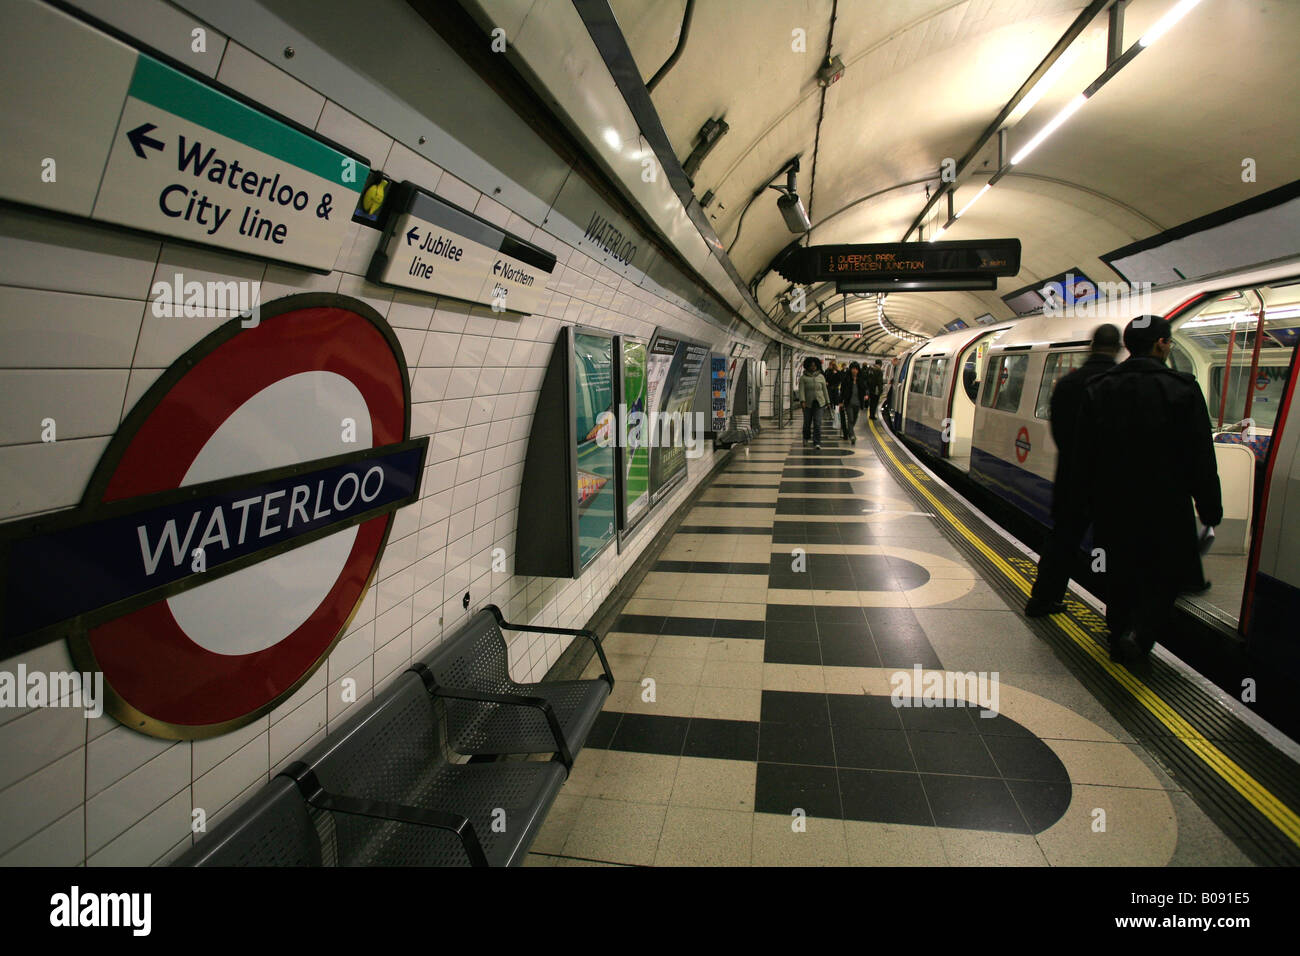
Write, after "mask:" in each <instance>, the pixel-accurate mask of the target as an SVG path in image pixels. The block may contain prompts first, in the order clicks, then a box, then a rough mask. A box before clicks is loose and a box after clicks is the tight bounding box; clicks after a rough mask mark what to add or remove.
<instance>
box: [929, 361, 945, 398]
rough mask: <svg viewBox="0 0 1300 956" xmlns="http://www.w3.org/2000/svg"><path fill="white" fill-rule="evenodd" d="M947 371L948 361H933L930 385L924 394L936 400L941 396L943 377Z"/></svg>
mask: <svg viewBox="0 0 1300 956" xmlns="http://www.w3.org/2000/svg"><path fill="white" fill-rule="evenodd" d="M947 369H948V360H947V359H946V358H937V359H935V360H934V365H933V366H931V368H930V383H929V386H928V387H927V388H926V392H925V394H927V395H929V396H930V397H931V398H938V397H940V396H941V395H942V394H943V376H944V373H945V372H946V371H947Z"/></svg>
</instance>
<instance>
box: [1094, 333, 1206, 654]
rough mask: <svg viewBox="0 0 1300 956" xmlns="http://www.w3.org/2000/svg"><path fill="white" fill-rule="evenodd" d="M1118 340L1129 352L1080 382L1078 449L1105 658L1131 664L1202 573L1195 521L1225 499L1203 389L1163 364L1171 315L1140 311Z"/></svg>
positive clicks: (1169, 338)
mask: <svg viewBox="0 0 1300 956" xmlns="http://www.w3.org/2000/svg"><path fill="white" fill-rule="evenodd" d="M1124 345H1125V346H1126V347H1127V348H1128V350H1129V358H1128V359H1127V360H1126V361H1125V362H1123V363H1121V364H1120V365H1117V366H1115V368H1113V369H1111V370H1110V371H1109V372H1105V373H1103V374H1101V375H1098V376H1097V377H1096V378H1095V379H1093V380H1092V381H1091V382H1089V383H1088V386H1087V388H1086V389H1084V395H1083V403H1082V406H1081V408H1080V410H1079V426H1078V431H1077V433H1076V442H1075V446H1076V450H1077V458H1076V460H1077V462H1078V465H1079V467H1078V480H1079V484H1078V485H1077V487H1078V488H1081V489H1084V491H1085V493H1086V495H1087V497H1088V506H1089V509H1090V511H1091V514H1092V519H1093V529H1094V531H1095V533H1096V538H1097V545H1098V546H1099V547H1100V548H1101V549H1102V552H1103V554H1104V556H1105V560H1106V578H1105V580H1106V624H1107V625H1108V626H1109V628H1110V656H1111V659H1112V660H1115V661H1119V662H1121V663H1124V664H1132V663H1135V662H1138V661H1140V660H1143V659H1145V657H1146V655H1147V654H1148V653H1149V652H1150V651H1151V648H1152V646H1153V645H1154V644H1155V643H1156V641H1157V640H1159V639H1160V637H1161V636H1162V634H1163V631H1164V629H1165V628H1166V627H1167V626H1168V623H1169V620H1170V618H1171V616H1172V612H1173V606H1174V601H1175V600H1176V599H1177V598H1178V593H1179V591H1180V590H1183V588H1184V587H1185V586H1186V584H1187V582H1188V581H1189V580H1196V579H1199V578H1200V570H1199V568H1200V551H1199V548H1198V542H1197V536H1196V521H1195V518H1196V516H1199V517H1200V519H1201V523H1202V524H1204V525H1206V526H1207V527H1213V526H1214V525H1217V524H1218V523H1219V522H1220V521H1222V520H1223V498H1222V493H1221V490H1220V487H1219V469H1218V463H1217V461H1216V460H1215V456H1214V441H1213V437H1212V434H1211V430H1210V415H1209V412H1208V411H1207V410H1206V407H1205V396H1204V395H1203V394H1202V392H1201V387H1200V386H1199V385H1198V384H1197V383H1196V379H1195V378H1193V377H1192V376H1191V375H1189V374H1187V373H1186V372H1178V371H1175V370H1174V369H1171V368H1169V367H1168V366H1166V365H1165V359H1166V358H1167V357H1168V356H1169V352H1170V350H1171V349H1172V348H1173V340H1172V332H1171V329H1170V326H1169V322H1168V320H1166V319H1163V318H1160V317H1159V316H1154V315H1143V316H1139V317H1138V318H1136V319H1134V320H1133V321H1132V322H1130V323H1129V324H1128V327H1127V328H1126V329H1125V330H1124ZM1193 504H1194V505H1195V509H1196V510H1195V513H1193V510H1192V508H1193Z"/></svg>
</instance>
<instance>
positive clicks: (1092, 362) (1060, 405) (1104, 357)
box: [1025, 325, 1119, 617]
mask: <svg viewBox="0 0 1300 956" xmlns="http://www.w3.org/2000/svg"><path fill="white" fill-rule="evenodd" d="M1091 349H1092V354H1091V355H1089V356H1088V360H1087V361H1086V362H1084V363H1083V365H1082V366H1081V367H1079V368H1076V369H1075V370H1074V371H1073V372H1070V373H1069V374H1068V375H1066V376H1065V377H1064V378H1063V379H1061V380H1060V381H1059V382H1057V383H1056V388H1055V389H1054V390H1053V392H1052V406H1051V413H1050V414H1051V426H1052V438H1053V439H1054V440H1055V442H1056V456H1057V457H1056V480H1055V482H1054V483H1053V485H1052V530H1051V532H1050V534H1049V535H1048V537H1047V540H1046V542H1044V544H1043V554H1042V556H1041V557H1040V558H1039V560H1038V577H1037V578H1035V580H1034V587H1033V591H1032V592H1031V593H1030V596H1029V602H1028V603H1027V604H1026V605H1025V616H1026V617H1046V616H1047V615H1049V614H1060V613H1061V612H1062V611H1064V610H1065V603H1064V598H1065V589H1066V586H1067V585H1068V584H1069V582H1070V564H1071V563H1072V562H1073V560H1074V555H1075V553H1076V552H1077V551H1078V550H1079V543H1080V542H1081V541H1083V535H1084V533H1085V532H1086V531H1087V530H1088V522H1089V515H1088V513H1087V508H1086V506H1085V502H1084V501H1082V500H1081V498H1082V495H1080V494H1079V493H1078V489H1077V488H1075V487H1074V486H1073V484H1072V483H1071V481H1070V478H1071V477H1072V476H1073V475H1075V474H1076V472H1077V468H1078V466H1077V464H1076V462H1075V459H1074V454H1075V427H1076V425H1077V424H1078V421H1079V408H1080V406H1081V405H1082V404H1083V390H1084V387H1085V386H1087V384H1088V383H1089V382H1091V381H1092V380H1093V379H1094V378H1096V377H1097V376H1098V375H1100V374H1101V373H1102V372H1105V371H1108V370H1109V369H1112V368H1114V367H1115V356H1116V355H1117V354H1119V329H1117V328H1115V326H1113V325H1102V326H1098V328H1097V331H1095V332H1094V333H1093V334H1092V345H1091Z"/></svg>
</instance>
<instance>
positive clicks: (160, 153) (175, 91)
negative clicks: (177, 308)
mask: <svg viewBox="0 0 1300 956" xmlns="http://www.w3.org/2000/svg"><path fill="white" fill-rule="evenodd" d="M10 8H13V9H10ZM10 14H13V15H14V16H15V17H16V19H15V22H13V23H9V22H8V20H6V27H7V29H6V30H5V31H3V35H2V38H0V54H2V55H3V58H4V61H5V63H6V65H7V68H9V69H12V70H13V71H16V75H18V76H20V77H21V78H22V79H21V80H20V82H21V83H25V84H30V86H29V88H30V89H39V90H45V91H46V94H47V95H42V96H41V97H32V98H28V99H27V100H26V101H25V102H23V103H18V102H17V101H16V96H17V91H18V90H19V89H20V87H11V86H9V85H8V84H0V90H3V91H5V92H6V93H11V94H13V95H9V96H7V97H6V101H7V102H11V108H9V109H7V110H5V111H4V112H3V115H0V170H4V171H6V172H8V173H10V174H11V175H6V176H5V177H3V179H4V182H3V183H0V196H4V197H5V198H8V199H13V200H15V201H17V202H22V203H27V204H31V205H36V206H42V207H46V208H52V209H57V210H59V211H62V212H70V213H74V214H76V215H80V216H88V217H90V218H91V219H94V220H98V221H101V222H107V223H113V224H116V225H121V226H128V227H131V228H134V229H143V230H147V231H149V232H154V233H159V234H162V235H165V236H172V237H176V238H178V239H184V240H188V241H192V242H198V243H203V244H205V245H210V246H216V247H219V248H222V249H230V250H234V251H237V252H241V253H245V254H249V255H254V256H258V257H259V258H263V259H273V260H277V261H282V262H289V263H293V264H295V265H302V266H307V267H308V268H312V269H317V270H321V271H329V270H332V269H333V268H334V263H335V261H336V259H337V258H338V252H339V249H340V247H341V246H342V243H343V239H344V237H345V236H347V235H348V228H349V226H350V224H351V218H352V211H353V209H355V208H356V205H357V199H358V196H359V194H360V192H361V189H362V188H363V186H364V185H365V182H366V178H367V176H368V174H369V171H370V167H369V163H368V161H367V160H366V159H364V158H363V157H361V156H360V155H359V154H357V153H354V152H351V151H350V150H348V149H346V148H345V147H342V146H338V145H336V144H334V143H331V142H329V141H328V140H326V139H324V138H323V137H320V136H317V135H316V134H314V133H312V132H311V131H309V130H305V129H303V128H301V127H299V126H298V125H297V124H295V123H293V122H292V121H291V120H287V119H282V118H279V117H277V116H275V115H273V114H272V113H270V112H269V111H267V110H264V109H260V108H258V107H256V106H254V105H250V104H249V103H247V102H245V101H244V100H243V99H242V98H241V97H240V96H239V95H238V94H235V93H233V92H230V91H226V90H225V89H224V88H222V87H221V86H220V84H217V83H215V82H214V81H212V80H209V79H207V78H206V77H199V76H196V75H191V74H190V73H188V72H185V71H184V70H183V69H180V68H176V67H173V66H170V65H168V64H166V63H164V62H162V61H161V60H159V59H157V58H156V57H153V56H150V55H148V54H146V53H142V52H140V51H138V50H135V49H133V48H131V47H129V46H128V45H127V44H125V43H123V42H121V41H119V40H117V39H114V38H112V37H109V36H108V35H107V34H105V33H103V32H102V31H101V30H98V29H96V28H95V27H94V26H92V25H90V24H87V23H84V22H82V21H80V20H78V19H76V18H75V17H74V16H71V15H69V14H66V13H63V12H61V11H56V10H53V9H52V8H51V7H50V6H49V5H47V4H44V3H32V2H27V0H17V2H15V0H8V2H7V4H6V15H7V16H8V15H10ZM10 27H12V29H9V28H10ZM33 51H35V52H33ZM72 77H80V78H81V79H80V80H74V79H69V78H72ZM33 157H47V158H45V159H43V160H40V161H35V162H36V164H35V165H31V166H30V168H33V169H37V170H38V171H39V170H41V169H42V163H43V164H44V172H45V173H46V174H48V179H49V182H48V183H46V185H45V188H42V186H41V184H40V183H38V184H37V186H36V187H35V188H33V187H32V186H31V184H30V183H29V182H28V181H27V177H26V175H25V174H24V175H21V176H20V175H19V169H20V168H21V169H23V170H25V169H27V168H29V165H30V164H31V163H33V162H34V159H33ZM18 162H22V163H24V164H27V165H23V166H21V167H20V166H17V165H12V164H14V163H18ZM11 165H12V168H11Z"/></svg>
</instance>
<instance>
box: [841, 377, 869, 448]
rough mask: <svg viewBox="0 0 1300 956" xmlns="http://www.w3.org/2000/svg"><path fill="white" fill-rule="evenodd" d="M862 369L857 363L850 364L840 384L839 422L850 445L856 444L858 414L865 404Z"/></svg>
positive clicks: (865, 382)
mask: <svg viewBox="0 0 1300 956" xmlns="http://www.w3.org/2000/svg"><path fill="white" fill-rule="evenodd" d="M861 373H862V368H861V366H859V365H858V363H857V362H850V363H849V368H848V371H847V372H845V373H844V376H845V377H844V380H843V381H842V382H841V383H840V421H841V422H842V423H843V431H844V437H845V438H846V439H848V441H849V442H850V443H851V444H854V445H856V444H857V443H858V435H857V430H856V429H857V424H858V413H859V412H861V411H862V406H863V404H864V402H865V396H866V385H867V381H866V379H864V378H863V377H862V374H861Z"/></svg>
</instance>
